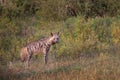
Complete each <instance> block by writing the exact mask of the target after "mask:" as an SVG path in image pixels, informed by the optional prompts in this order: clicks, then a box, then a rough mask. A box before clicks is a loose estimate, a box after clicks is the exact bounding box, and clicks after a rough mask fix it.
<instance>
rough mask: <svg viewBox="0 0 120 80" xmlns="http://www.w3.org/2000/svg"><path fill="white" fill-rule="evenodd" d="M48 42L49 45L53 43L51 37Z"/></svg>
mask: <svg viewBox="0 0 120 80" xmlns="http://www.w3.org/2000/svg"><path fill="white" fill-rule="evenodd" d="M46 42H47V44H48V45H49V46H51V45H53V41H52V40H51V38H48V39H47V40H46Z"/></svg>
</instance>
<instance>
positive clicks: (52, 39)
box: [49, 32, 60, 44]
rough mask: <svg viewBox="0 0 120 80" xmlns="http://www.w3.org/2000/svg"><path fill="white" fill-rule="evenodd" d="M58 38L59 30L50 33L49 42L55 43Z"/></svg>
mask: <svg viewBox="0 0 120 80" xmlns="http://www.w3.org/2000/svg"><path fill="white" fill-rule="evenodd" d="M59 38H60V33H59V32H58V33H57V34H53V33H51V36H50V39H49V42H50V43H51V44H56V43H58V42H59Z"/></svg>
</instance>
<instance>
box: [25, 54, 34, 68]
mask: <svg viewBox="0 0 120 80" xmlns="http://www.w3.org/2000/svg"><path fill="white" fill-rule="evenodd" d="M31 57H32V54H29V55H28V56H27V60H26V63H25V64H26V65H25V68H28V67H29V63H30V59H31Z"/></svg>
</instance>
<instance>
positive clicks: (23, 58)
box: [20, 47, 28, 62]
mask: <svg viewBox="0 0 120 80" xmlns="http://www.w3.org/2000/svg"><path fill="white" fill-rule="evenodd" d="M27 54H28V51H27V48H26V47H23V48H22V49H21V52H20V58H21V61H22V62H24V61H25V60H26V58H27Z"/></svg>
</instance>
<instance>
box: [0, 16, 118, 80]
mask: <svg viewBox="0 0 120 80" xmlns="http://www.w3.org/2000/svg"><path fill="white" fill-rule="evenodd" d="M6 21H7V19H4V20H3V22H0V25H5V26H6V28H4V27H1V28H0V29H1V30H0V32H1V33H2V34H4V35H5V36H4V37H2V38H1V41H0V46H1V49H0V63H1V64H0V79H1V80H17V79H19V80H27V79H28V80H119V75H120V70H119V69H120V62H119V61H120V54H119V52H120V36H119V34H120V27H119V25H120V18H119V17H105V18H101V17H96V18H89V19H88V21H86V20H85V19H84V17H76V18H69V19H67V20H66V21H56V22H55V21H50V22H47V21H41V20H39V19H37V18H35V17H32V18H27V19H25V20H20V21H19V20H17V19H16V20H15V21H13V22H9V21H7V22H8V23H5V22H6ZM18 23H19V24H18ZM9 26H10V27H9ZM58 31H60V34H61V36H60V43H58V44H56V45H55V46H53V47H52V48H51V50H50V52H49V63H48V64H47V65H44V63H43V62H44V61H43V55H39V56H38V58H37V59H36V58H35V57H33V59H32V61H31V66H30V67H29V69H27V70H25V69H24V67H23V65H22V63H21V62H20V59H19V52H20V49H21V47H22V46H23V45H25V44H27V43H29V42H31V41H34V40H37V39H40V38H42V37H46V36H49V35H50V33H51V32H54V33H56V32H58ZM7 32H8V33H7ZM24 32H25V35H24ZM10 61H12V63H10Z"/></svg>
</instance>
